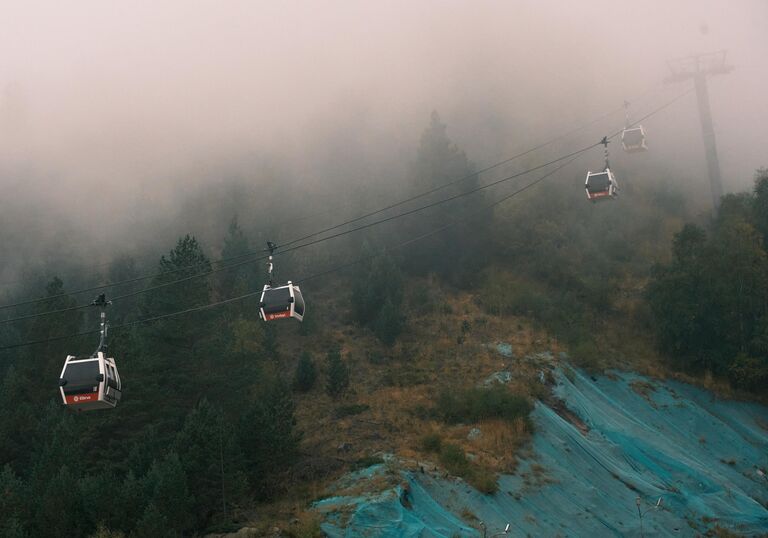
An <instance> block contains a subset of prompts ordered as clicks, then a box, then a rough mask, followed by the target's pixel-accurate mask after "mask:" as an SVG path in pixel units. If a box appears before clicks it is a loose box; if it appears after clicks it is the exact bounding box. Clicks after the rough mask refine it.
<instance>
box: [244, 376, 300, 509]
mask: <svg viewBox="0 0 768 538" xmlns="http://www.w3.org/2000/svg"><path fill="white" fill-rule="evenodd" d="M238 431H239V434H240V439H241V443H242V447H243V452H244V454H245V458H246V460H247V462H248V467H249V476H250V477H252V479H253V481H254V484H253V485H254V486H255V490H256V493H257V495H258V496H259V497H260V498H262V499H267V498H270V497H271V496H272V495H273V494H274V492H275V488H276V486H277V483H276V481H275V480H274V479H273V477H274V476H275V475H276V474H278V473H280V472H281V471H283V470H285V469H287V468H288V467H289V466H290V465H292V464H293V462H294V461H295V458H296V456H297V453H298V452H297V451H298V447H299V441H300V440H301V434H300V433H299V432H298V431H297V430H296V417H295V405H294V402H293V396H292V394H291V391H290V388H289V387H288V386H287V384H286V383H284V382H283V381H282V380H280V379H279V378H277V379H275V380H274V381H272V382H271V383H270V385H269V386H268V388H267V389H266V390H265V391H264V392H263V393H261V394H259V395H258V397H257V398H256V399H254V400H252V401H250V402H249V403H248V405H247V406H246V409H245V412H244V413H243V415H242V418H241V421H240V427H239V428H238Z"/></svg>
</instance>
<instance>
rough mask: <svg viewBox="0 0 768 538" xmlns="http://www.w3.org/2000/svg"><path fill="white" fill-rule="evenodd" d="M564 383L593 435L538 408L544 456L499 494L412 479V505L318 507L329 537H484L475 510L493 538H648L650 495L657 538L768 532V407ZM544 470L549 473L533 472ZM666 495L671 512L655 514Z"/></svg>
mask: <svg viewBox="0 0 768 538" xmlns="http://www.w3.org/2000/svg"><path fill="white" fill-rule="evenodd" d="M556 378H557V381H558V385H557V387H556V389H555V393H556V395H557V396H559V397H560V398H562V399H563V400H564V401H565V402H566V404H567V406H568V408H569V409H570V410H571V411H573V412H574V413H575V414H576V415H578V417H579V418H580V419H581V420H582V421H583V422H584V424H586V425H587V427H588V428H589V431H588V432H587V433H586V434H584V433H582V432H581V431H580V430H579V429H578V428H577V427H576V426H574V425H573V424H572V423H571V422H570V421H569V420H566V419H564V418H562V417H561V416H560V415H558V414H557V413H556V412H555V411H553V410H552V409H550V408H549V407H547V406H545V405H542V404H539V405H537V406H536V409H535V410H534V412H533V420H534V423H535V425H536V434H535V435H534V438H533V449H534V452H535V454H536V457H535V459H534V460H529V461H524V462H521V465H520V467H519V470H518V473H517V475H512V476H507V475H503V476H501V477H500V478H499V492H498V493H496V494H495V495H492V496H488V495H483V494H481V493H479V492H477V491H475V490H473V489H472V488H471V487H469V486H467V485H466V484H464V483H463V482H461V481H459V480H450V479H448V480H446V479H444V478H441V477H439V476H436V475H432V474H429V473H424V474H423V473H405V474H404V480H407V481H408V483H409V484H410V494H409V502H408V503H406V504H408V505H409V507H407V508H406V507H405V506H403V503H401V502H400V494H401V491H400V489H399V488H395V489H393V490H388V491H385V492H383V493H379V494H376V495H374V496H362V497H355V498H333V499H326V500H324V501H320V502H319V503H318V504H317V507H318V509H321V510H322V511H323V512H330V514H329V515H328V517H327V518H326V521H325V523H324V524H323V530H324V531H325V532H326V533H327V534H328V535H329V536H331V537H342V536H343V537H356V536H377V537H378V536H381V537H385V536H386V537H397V538H399V537H403V538H404V537H416V536H424V537H430V536H435V537H453V536H478V535H479V533H478V532H477V531H475V530H474V529H472V528H471V527H469V526H468V524H467V522H465V521H462V518H461V515H462V513H465V514H466V513H467V512H471V513H472V514H474V515H475V516H476V517H477V518H479V519H480V520H482V521H484V522H486V524H487V525H488V528H489V531H495V530H497V529H501V528H503V526H504V525H505V524H506V523H507V522H509V523H511V524H512V532H511V536H528V535H530V536H558V535H559V536H589V535H591V536H640V535H641V534H640V519H639V516H638V512H637V505H636V499H637V497H640V498H641V510H642V511H643V512H646V511H647V512H646V513H645V515H644V517H643V521H642V523H643V530H644V532H645V535H646V536H695V535H698V534H700V533H701V532H704V531H706V529H707V528H711V527H712V526H714V525H715V524H719V525H720V526H722V527H726V528H729V529H731V530H733V531H736V532H738V533H739V534H743V535H747V536H752V535H756V534H762V533H768V478H766V476H761V475H760V472H759V469H762V471H767V470H768V409H766V408H765V407H763V406H759V405H756V404H749V403H742V402H733V401H722V400H717V399H716V398H715V397H714V396H713V395H712V394H711V393H709V392H706V391H704V390H701V389H697V388H695V387H692V386H689V385H685V384H682V383H676V382H657V381H651V380H649V379H647V378H643V377H641V376H637V375H633V374H626V373H621V374H616V375H613V376H610V377H604V376H601V377H599V378H592V377H590V376H588V375H586V374H584V373H582V372H575V374H574V375H573V376H571V379H568V378H567V377H566V376H564V375H562V373H559V372H558V373H557V375H556ZM633 383H634V384H635V386H636V387H638V388H639V389H641V390H640V392H643V394H639V393H638V392H637V391H635V390H633V388H632V384H633ZM533 464H537V466H541V467H543V473H542V472H541V468H540V467H536V469H537V472H536V473H532V467H531V466H532V465H533ZM369 472H374V473H375V472H381V469H372V470H370V471H369ZM526 477H527V480H526ZM350 478H352V477H350ZM533 478H535V479H533ZM542 478H544V480H542ZM659 497H662V498H663V501H662V508H661V509H659V510H654V509H652V508H651V507H652V505H653V504H654V503H655V502H656V500H657V499H658V498H659ZM336 509H338V513H341V512H344V513H345V514H346V516H345V517H344V518H343V519H342V518H339V517H338V515H336V516H335V515H334V511H335V510H336ZM490 534H492V533H491V532H489V535H490Z"/></svg>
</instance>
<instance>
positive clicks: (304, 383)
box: [293, 351, 317, 392]
mask: <svg viewBox="0 0 768 538" xmlns="http://www.w3.org/2000/svg"><path fill="white" fill-rule="evenodd" d="M316 378H317V370H316V368H315V363H314V362H313V361H312V356H311V355H310V354H309V352H308V351H305V352H303V353H302V354H301V358H300V359H299V364H298V365H297V366H296V375H295V377H294V380H293V386H294V388H295V389H296V390H298V391H299V392H309V391H310V390H312V387H313V386H314V385H315V379H316Z"/></svg>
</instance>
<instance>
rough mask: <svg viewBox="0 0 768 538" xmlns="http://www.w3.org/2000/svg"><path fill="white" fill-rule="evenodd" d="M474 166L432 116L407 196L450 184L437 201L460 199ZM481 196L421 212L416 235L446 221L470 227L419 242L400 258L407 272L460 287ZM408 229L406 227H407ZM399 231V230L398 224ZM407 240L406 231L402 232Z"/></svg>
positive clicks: (477, 229) (479, 229)
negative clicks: (432, 276)
mask: <svg viewBox="0 0 768 538" xmlns="http://www.w3.org/2000/svg"><path fill="white" fill-rule="evenodd" d="M473 173H474V165H473V164H472V163H471V162H470V161H469V159H467V156H466V154H465V153H464V152H463V151H462V150H460V149H459V148H458V147H457V146H456V145H455V144H454V143H453V142H452V141H451V139H450V138H449V137H448V134H447V126H446V125H445V124H444V123H443V122H442V120H441V119H440V116H439V115H438V113H437V112H432V117H431V119H430V124H429V126H428V127H427V128H426V130H425V131H424V133H423V134H422V136H421V142H420V145H419V149H418V154H417V157H416V161H415V162H414V163H413V165H412V168H411V183H412V188H413V192H414V193H415V194H416V193H422V192H425V191H428V190H431V189H434V188H437V187H442V186H444V185H446V184H448V183H451V182H457V183H456V184H455V185H452V186H451V187H448V188H446V189H444V190H443V194H442V196H445V197H448V196H452V195H458V194H464V193H468V192H469V191H471V190H473V189H475V188H476V187H477V186H478V185H479V182H478V177H477V176H476V175H473ZM482 206H483V195H482V192H480V193H478V194H471V195H468V196H466V197H463V198H459V199H457V200H456V201H453V202H450V203H446V204H442V205H439V206H436V207H434V208H431V209H427V210H425V211H423V212H422V217H420V221H421V222H422V223H423V228H422V229H420V230H418V231H420V232H427V231H431V230H434V229H436V228H438V227H440V226H444V225H445V224H446V223H447V222H450V221H452V220H462V219H464V218H468V217H470V215H471V216H472V219H473V221H472V222H473V223H472V226H454V227H452V228H448V229H446V230H444V231H442V232H441V233H440V234H436V235H435V236H433V237H431V238H429V239H427V240H424V241H421V242H420V243H419V248H418V249H416V250H411V251H410V252H409V255H408V257H407V258H406V264H407V267H408V268H409V270H410V271H412V272H415V273H417V274H424V273H428V272H435V273H437V274H439V275H441V276H442V277H444V278H447V279H449V280H451V281H452V282H453V283H454V284H466V281H467V280H468V279H467V278H466V274H467V273H468V272H470V271H472V270H473V269H474V265H475V264H476V262H475V260H474V258H472V257H470V256H469V254H468V253H469V252H471V250H470V248H471V247H472V246H473V244H474V243H475V242H476V237H477V236H478V235H481V234H482V233H483V231H484V230H485V227H486V226H487V222H488V221H487V219H485V218H483V217H482V212H481V211H480V209H481V208H482ZM409 224H410V223H409ZM402 226H405V224H404V225H402ZM403 233H407V234H408V235H412V234H413V233H414V231H413V229H412V227H411V228H409V229H408V230H407V232H406V230H403Z"/></svg>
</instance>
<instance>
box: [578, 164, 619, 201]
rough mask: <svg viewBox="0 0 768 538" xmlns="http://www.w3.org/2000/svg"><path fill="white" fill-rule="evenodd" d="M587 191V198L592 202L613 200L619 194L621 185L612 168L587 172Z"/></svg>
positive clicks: (585, 184)
mask: <svg viewBox="0 0 768 538" xmlns="http://www.w3.org/2000/svg"><path fill="white" fill-rule="evenodd" d="M584 187H585V190H586V191H587V199H589V200H591V201H592V202H597V201H598V200H612V199H613V198H615V197H616V196H618V194H619V192H618V191H619V185H618V183H616V177H615V176H614V175H613V172H611V169H610V168H606V169H605V170H603V171H602V172H587V180H586V182H585V183H584Z"/></svg>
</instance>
